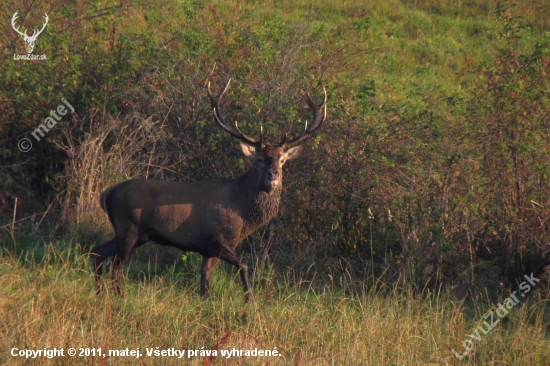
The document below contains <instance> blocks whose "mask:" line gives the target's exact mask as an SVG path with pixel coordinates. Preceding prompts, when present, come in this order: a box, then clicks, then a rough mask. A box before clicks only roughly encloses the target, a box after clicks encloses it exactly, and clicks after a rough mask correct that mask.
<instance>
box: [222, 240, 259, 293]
mask: <svg viewBox="0 0 550 366" xmlns="http://www.w3.org/2000/svg"><path fill="white" fill-rule="evenodd" d="M220 259H222V260H223V261H225V262H227V263H230V264H232V265H234V266H235V267H237V268H238V269H239V274H240V275H241V281H242V282H243V287H244V301H246V302H248V301H250V300H251V299H252V294H251V293H250V285H249V283H248V266H247V265H246V264H245V263H244V262H243V261H241V259H240V258H239V256H238V255H237V252H235V249H231V248H229V247H227V246H224V247H223V249H222V252H221V253H220Z"/></svg>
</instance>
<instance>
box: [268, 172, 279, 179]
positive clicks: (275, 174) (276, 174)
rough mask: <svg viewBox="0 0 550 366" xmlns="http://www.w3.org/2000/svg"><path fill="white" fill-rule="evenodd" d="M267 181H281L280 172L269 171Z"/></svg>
mask: <svg viewBox="0 0 550 366" xmlns="http://www.w3.org/2000/svg"><path fill="white" fill-rule="evenodd" d="M267 179H269V180H271V181H273V180H277V179H279V172H278V171H272V170H270V171H268V172H267Z"/></svg>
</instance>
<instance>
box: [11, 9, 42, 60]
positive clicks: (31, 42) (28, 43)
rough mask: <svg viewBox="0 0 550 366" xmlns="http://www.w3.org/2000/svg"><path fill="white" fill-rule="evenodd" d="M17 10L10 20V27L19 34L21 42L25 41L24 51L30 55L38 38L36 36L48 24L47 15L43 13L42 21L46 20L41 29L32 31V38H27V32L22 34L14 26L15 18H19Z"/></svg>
mask: <svg viewBox="0 0 550 366" xmlns="http://www.w3.org/2000/svg"><path fill="white" fill-rule="evenodd" d="M18 13H19V10H18V11H16V12H15V14H13V17H12V18H11V26H12V27H13V29H14V30H15V31H16V32H17V33H19V35H20V36H21V37H22V38H23V40H24V41H25V49H26V50H27V53H32V51H33V49H34V44H35V43H36V39H37V38H38V36H39V35H40V33H42V31H43V30H44V28H46V25H47V24H48V19H49V18H48V15H47V14H46V13H44V19H45V20H46V21H45V22H44V25H43V26H42V29H40V30H36V29H35V30H34V32H33V34H32V36H30V37H29V36H28V35H27V32H26V31H25V32H24V33H23V32H21V31H19V28H20V26H19V27H16V26H15V21H16V20H17V18H18V17H19V14H18Z"/></svg>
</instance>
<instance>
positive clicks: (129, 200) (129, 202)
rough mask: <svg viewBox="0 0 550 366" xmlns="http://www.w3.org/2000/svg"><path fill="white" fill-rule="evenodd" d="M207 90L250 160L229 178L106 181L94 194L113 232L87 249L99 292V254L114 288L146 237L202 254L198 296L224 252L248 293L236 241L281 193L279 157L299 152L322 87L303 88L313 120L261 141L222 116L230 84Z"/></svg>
mask: <svg viewBox="0 0 550 366" xmlns="http://www.w3.org/2000/svg"><path fill="white" fill-rule="evenodd" d="M230 81H231V79H230V80H229V81H228V82H227V84H226V86H225V88H224V89H223V90H222V91H221V92H220V93H219V94H218V96H213V95H212V93H211V91H210V83H208V96H209V97H210V101H211V102H212V110H213V112H214V119H215V120H216V122H217V123H218V124H219V125H220V127H221V128H223V129H224V130H225V131H227V132H228V133H229V134H230V135H231V136H233V137H236V138H237V139H239V141H240V143H241V149H242V151H243V153H244V154H245V155H246V156H250V157H252V158H253V159H254V165H253V166H252V167H251V168H250V169H249V170H248V171H247V172H246V173H245V174H244V175H242V176H240V177H238V178H235V179H224V178H219V179H211V180H205V181H199V182H189V183H184V182H172V181H159V180H149V179H132V180H128V181H125V182H122V183H119V184H115V185H113V186H111V187H109V188H108V189H107V190H105V192H103V193H102V194H101V207H102V208H103V209H104V210H105V211H106V212H107V214H108V215H109V219H110V220H111V223H112V224H113V227H114V229H115V237H114V238H113V239H111V240H109V241H108V242H106V243H104V244H101V245H97V246H95V247H94V248H93V249H92V254H93V255H94V260H93V261H94V272H95V279H96V292H97V293H98V294H99V293H100V292H101V273H102V266H103V262H104V261H105V260H106V259H107V258H109V257H113V259H112V262H111V263H112V264H111V270H112V279H113V283H114V286H115V289H116V291H117V293H118V294H119V295H121V296H122V292H121V289H120V285H119V277H120V272H121V270H122V265H123V264H124V263H125V262H126V261H127V260H128V258H129V256H130V253H131V252H132V251H133V249H134V248H137V247H139V246H141V245H143V244H145V243H146V242H148V241H154V242H156V243H158V244H161V245H169V246H173V247H176V248H179V249H181V250H183V251H191V252H198V253H200V254H201V255H202V265H201V289H200V295H201V297H202V298H204V297H205V296H206V294H207V293H208V289H209V285H210V280H211V278H212V273H213V271H214V268H215V267H216V264H217V263H218V262H219V260H220V259H221V260H224V261H226V262H227V263H230V264H232V265H234V266H235V267H237V268H238V269H239V272H240V276H241V280H242V283H243V286H244V292H245V300H246V301H248V300H250V298H251V294H250V288H249V284H248V276H247V272H248V267H247V266H246V264H245V263H243V261H241V259H240V258H239V256H238V255H237V253H236V252H235V248H236V247H237V245H239V243H240V242H241V241H243V240H244V239H245V238H246V237H247V236H248V235H250V234H251V233H252V232H254V231H255V230H257V229H258V228H259V227H261V226H263V225H265V224H266V223H267V222H268V221H269V220H271V219H272V218H273V217H274V216H275V215H276V214H277V210H278V207H279V201H280V199H281V190H282V180H283V171H282V167H283V164H284V163H285V162H286V161H287V160H290V159H294V158H295V157H297V156H298V154H299V153H300V151H301V149H302V146H301V144H302V143H303V142H304V140H306V139H307V138H309V137H310V136H311V135H312V134H313V133H314V132H315V130H317V129H318V128H319V126H321V124H322V123H323V121H324V120H325V117H326V101H327V94H326V91H325V90H323V91H324V99H323V102H322V103H321V104H320V105H317V104H316V103H315V102H314V101H313V99H312V98H311V96H310V95H309V94H307V93H305V92H303V91H302V94H303V96H304V99H305V101H306V102H307V104H309V107H310V108H311V109H312V110H313V121H312V123H311V124H310V125H309V126H308V125H307V121H306V126H305V128H304V131H303V132H302V133H301V134H300V135H299V136H297V137H295V138H293V139H287V135H286V134H285V136H284V138H283V141H282V142H280V143H279V144H277V145H267V144H265V143H264V138H263V130H260V139H259V140H256V139H254V138H252V137H249V136H247V135H245V134H243V133H242V132H241V131H240V130H239V127H238V126H237V122H235V124H234V125H230V124H227V122H226V121H225V119H224V118H223V116H222V113H221V110H220V106H219V103H220V99H221V98H222V96H223V95H224V94H225V92H226V91H227V89H228V87H229V83H230Z"/></svg>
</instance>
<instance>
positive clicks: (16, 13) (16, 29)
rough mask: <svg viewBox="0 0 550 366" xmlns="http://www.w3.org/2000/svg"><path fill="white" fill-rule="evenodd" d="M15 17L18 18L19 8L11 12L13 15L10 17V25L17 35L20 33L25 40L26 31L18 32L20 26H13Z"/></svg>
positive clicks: (26, 36)
mask: <svg viewBox="0 0 550 366" xmlns="http://www.w3.org/2000/svg"><path fill="white" fill-rule="evenodd" d="M17 18H19V10H17V11H16V12H15V14H13V17H12V18H11V26H12V28H13V29H14V30H15V31H16V32H17V33H19V35H21V36H22V37H23V38H24V39H25V40H26V39H27V38H29V36H28V35H27V32H25V33H23V32H20V31H19V28H21V26H19V27H17V28H16V27H15V21H16V20H17Z"/></svg>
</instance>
